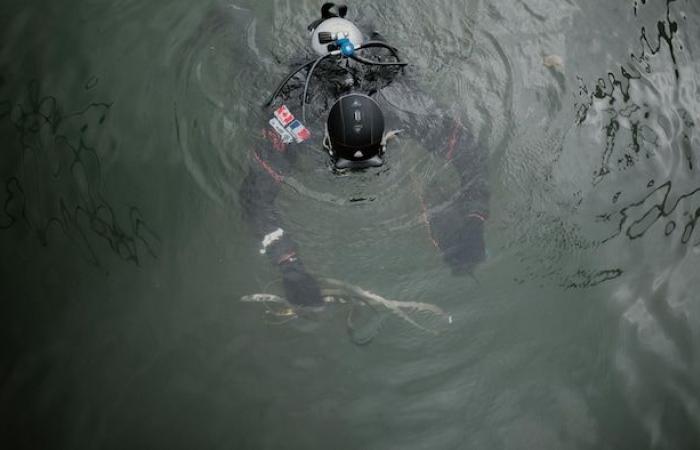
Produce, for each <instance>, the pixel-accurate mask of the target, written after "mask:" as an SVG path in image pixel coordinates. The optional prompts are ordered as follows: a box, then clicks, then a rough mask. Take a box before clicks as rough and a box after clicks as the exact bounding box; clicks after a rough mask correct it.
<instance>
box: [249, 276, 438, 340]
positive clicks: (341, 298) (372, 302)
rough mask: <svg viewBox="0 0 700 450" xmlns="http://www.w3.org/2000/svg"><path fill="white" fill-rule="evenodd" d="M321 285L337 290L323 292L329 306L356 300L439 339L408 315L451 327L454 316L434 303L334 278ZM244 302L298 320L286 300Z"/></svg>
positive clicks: (264, 297)
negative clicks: (419, 314) (386, 294)
mask: <svg viewBox="0 0 700 450" xmlns="http://www.w3.org/2000/svg"><path fill="white" fill-rule="evenodd" d="M322 281H324V282H325V283H326V284H328V285H331V286H334V288H330V289H329V288H326V289H322V290H321V296H322V298H323V301H324V302H325V303H327V304H331V303H337V304H346V303H349V301H348V300H347V299H348V298H350V299H357V300H359V301H360V302H363V303H365V304H367V305H369V306H370V307H372V306H381V307H383V308H385V309H387V310H388V311H390V312H391V313H393V314H394V315H396V316H397V317H399V318H401V319H402V320H404V321H405V322H407V323H409V324H410V325H412V326H414V327H416V328H418V329H419V330H421V331H424V332H426V333H430V334H433V335H438V334H439V331H436V330H432V329H430V328H427V327H425V326H423V325H421V324H419V323H418V322H416V321H415V320H414V319H413V318H411V317H410V316H409V313H413V312H422V313H429V314H432V315H434V316H437V317H439V318H441V319H444V320H445V321H446V322H447V323H448V324H452V316H451V315H448V314H447V313H446V312H445V311H443V310H442V309H441V308H440V307H438V306H436V305H433V304H431V303H424V302H414V301H398V300H391V299H387V298H384V297H382V296H381V295H378V294H376V293H374V292H371V291H368V290H366V289H363V288H361V287H359V286H355V285H352V284H350V283H346V282H344V281H340V280H336V279H333V278H326V279H323V280H322ZM241 301H242V302H247V303H262V304H265V305H267V304H276V305H279V306H286V307H285V308H282V309H281V310H280V312H279V313H276V312H274V311H272V310H271V309H269V308H268V309H267V312H268V313H271V314H274V315H276V316H277V317H286V318H287V319H288V320H292V319H293V318H296V317H298V316H297V313H296V310H297V309H298V307H295V306H294V305H291V304H290V303H289V302H288V301H287V300H286V299H284V297H280V296H279V295H274V294H266V293H260V294H252V295H246V296H244V297H242V298H241ZM285 322H286V321H285Z"/></svg>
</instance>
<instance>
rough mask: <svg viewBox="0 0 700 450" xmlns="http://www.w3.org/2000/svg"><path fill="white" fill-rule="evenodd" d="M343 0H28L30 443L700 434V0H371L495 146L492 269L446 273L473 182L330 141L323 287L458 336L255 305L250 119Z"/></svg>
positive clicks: (242, 445)
mask: <svg viewBox="0 0 700 450" xmlns="http://www.w3.org/2000/svg"><path fill="white" fill-rule="evenodd" d="M320 6H321V3H320V2H312V1H307V0H303V1H295V2H292V1H283V0H267V1H259V2H254V1H252V0H239V1H235V2H225V1H219V0H211V1H199V2H192V1H182V0H171V1H168V2H165V1H161V0H154V1H150V2H136V1H133V0H120V1H113V2H106V1H98V0H68V1H61V2H48V3H47V2H39V1H35V0H26V1H22V2H20V1H16V0H5V1H4V2H3V3H2V5H0V137H1V138H2V139H1V140H0V142H1V143H2V156H1V157H0V246H1V248H2V258H1V259H0V338H1V341H0V342H1V345H0V349H1V350H0V448H3V449H71V450H73V449H159V448H167V449H193V448H197V449H305V450H311V449H377V450H379V449H402V450H406V449H431V450H439V449H610V450H613V449H615V450H617V449H681V450H685V449H688V450H690V449H697V448H700V400H699V399H700V382H699V381H698V380H700V365H699V363H698V361H700V350H699V349H700V331H699V329H700V328H699V325H698V324H700V298H699V297H698V295H699V294H698V291H699V288H700V277H699V274H700V272H699V271H698V262H699V261H700V260H699V258H700V235H699V234H698V232H697V231H696V225H697V223H698V219H699V218H700V176H699V174H698V170H699V167H698V157H699V156H700V132H699V131H698V128H697V125H698V122H699V121H700V87H699V84H698V82H699V81H700V76H699V75H698V73H700V57H698V58H696V54H697V53H698V52H699V51H700V34H698V30H699V29H700V4H699V3H698V2H697V1H695V0H641V1H632V0H628V1H604V0H593V1H588V0H566V1H554V0H511V1H503V2H487V1H481V0H456V1H448V0H438V1H427V0H419V1H413V2H403V1H389V0H386V1H365V0H358V1H354V2H352V3H351V4H350V5H349V7H350V13H349V16H348V17H349V18H350V19H352V20H353V21H356V23H358V24H359V25H360V26H361V27H362V28H363V29H364V30H369V29H372V30H376V31H379V32H380V33H382V34H383V35H384V36H385V37H386V39H387V40H388V41H389V42H390V43H391V44H392V45H395V46H396V47H398V48H399V49H400V50H401V51H402V56H404V57H405V58H406V60H408V61H409V62H410V63H411V66H410V67H409V68H408V69H407V70H406V73H405V74H404V76H405V77H406V78H407V79H409V80H411V82H415V83H416V84H417V85H420V87H421V89H422V90H423V91H424V92H426V93H428V94H429V95H430V96H431V97H433V98H434V99H435V100H436V101H437V102H439V103H440V104H442V105H445V106H446V107H447V108H448V109H449V110H450V111H454V112H457V113H458V114H460V115H461V116H462V117H464V118H466V119H467V120H468V121H469V123H470V124H472V126H473V127H474V129H475V131H476V134H477V136H478V139H479V141H480V142H481V143H482V145H483V146H484V148H485V149H486V151H487V152H488V155H487V158H488V169H489V175H488V179H489V186H490V192H491V195H490V202H489V210H490V216H489V219H488V221H487V222H486V244H487V249H488V258H487V260H486V261H485V262H484V263H482V264H481V265H479V266H478V267H477V269H476V270H475V272H474V273H473V276H454V275H453V274H452V273H451V271H450V270H449V267H448V266H446V264H445V263H444V262H443V260H442V258H441V255H440V253H439V252H438V251H436V249H435V248H434V247H433V245H432V244H431V240H430V235H429V233H428V231H427V229H426V226H425V222H424V220H423V211H422V210H421V195H422V193H424V192H429V193H432V194H433V195H435V196H438V197H439V196H443V197H445V196H446V195H447V194H444V195H443V193H442V191H441V189H447V192H449V189H448V188H445V186H449V185H450V184H454V183H455V182H456V180H457V178H458V175H457V174H455V173H454V172H451V171H450V169H446V168H445V167H443V166H442V165H441V164H439V163H438V162H437V161H435V160H433V159H431V157H430V156H429V155H427V154H426V153H424V152H421V150H420V149H418V148H416V145H415V143H412V142H409V141H408V140H405V139H399V141H398V142H397V143H395V144H393V145H394V148H395V150H394V151H395V153H394V154H393V155H392V159H391V163H390V164H389V165H388V166H387V167H386V168H383V169H382V170H379V171H375V172H367V173H361V174H354V175H347V176H338V175H336V174H333V173H332V172H331V171H330V170H329V169H328V166H327V163H326V161H327V157H325V156H324V155H322V154H321V153H320V152H318V153H310V152H305V153H303V154H301V155H299V164H298V167H297V168H296V169H295V172H294V174H293V175H292V176H291V177H290V178H289V180H288V181H287V182H286V185H285V187H284V189H283V192H282V193H281V194H280V196H279V198H278V199H277V202H276V203H277V207H278V208H279V211H280V212H281V214H283V216H284V222H285V224H286V227H287V228H288V229H289V230H291V231H293V233H294V236H295V238H296V239H297V240H298V242H299V244H300V249H301V252H302V253H303V256H304V263H305V265H306V266H307V268H308V269H309V271H310V272H311V273H312V274H313V275H314V276H315V277H317V278H319V279H329V278H330V279H340V280H341V281H342V282H343V283H348V284H349V285H352V286H359V287H361V288H363V289H365V290H367V291H370V292H372V293H375V294H377V295H380V296H381V297H382V298H385V299H393V300H395V301H402V302H421V303H425V304H430V305H434V306H436V307H438V308H440V310H441V311H444V312H445V317H449V321H447V322H445V321H444V320H443V321H442V322H441V323H440V324H439V327H438V328H436V330H437V332H435V333H432V332H426V330H423V329H421V328H418V327H416V326H413V325H412V324H411V323H410V322H408V321H406V320H403V319H402V318H401V317H400V316H398V315H396V314H393V313H392V312H391V311H383V312H382V311H381V310H379V309H378V311H379V312H378V314H379V315H376V314H375V313H373V312H372V310H370V309H369V308H368V307H364V308H362V307H357V308H355V309H353V306H349V304H348V303H340V301H339V300H338V301H337V302H336V303H334V304H333V305H329V306H328V307H327V308H326V310H325V311H324V312H323V313H322V314H318V315H312V316H306V315H300V316H294V315H289V316H286V315H284V313H285V312H286V310H285V309H284V308H283V307H279V306H275V309H270V308H271V307H270V305H267V304H262V303H250V302H241V299H242V298H245V297H246V296H250V295H253V294H256V293H265V292H270V293H272V294H280V293H281V292H280V291H279V287H280V275H279V273H278V272H277V270H276V269H275V268H274V267H272V266H271V265H270V264H269V263H268V261H267V259H265V258H264V257H262V256H261V255H260V252H259V250H260V243H259V242H258V241H256V239H254V237H253V233H252V231H251V230H250V228H249V225H247V224H246V223H245V221H244V220H243V217H242V210H241V204H240V200H239V198H238V190H239V188H240V185H241V182H242V181H243V178H244V176H245V174H246V173H247V170H248V167H249V164H250V154H249V152H250V149H251V146H252V145H253V143H254V141H255V137H256V136H257V133H259V130H257V129H256V130H253V129H251V127H250V123H251V117H252V118H255V119H257V118H261V117H262V116H263V115H264V114H266V113H265V112H264V111H262V110H261V109H260V104H261V103H262V102H263V101H264V100H265V99H266V98H267V97H268V96H269V95H270V93H271V92H272V90H273V89H274V87H275V86H276V84H277V83H278V82H279V80H281V79H282V78H283V77H284V76H285V75H286V74H287V73H288V71H289V70H290V68H291V67H292V66H294V65H296V64H298V63H299V62H301V61H304V60H305V58H306V57H307V56H308V55H309V53H308V47H309V44H308V37H307V34H306V26H307V25H308V24H309V23H310V22H312V21H313V20H315V19H316V18H317V17H318V14H319V9H320ZM401 98H402V100H403V101H404V103H406V104H407V105H408V106H409V107H412V108H419V107H420V105H419V104H416V103H412V99H411V98H410V96H401ZM390 151H391V150H390ZM447 201H449V200H447ZM338 236H349V237H350V238H348V239H343V240H339V239H338V238H337V237H338ZM326 287H329V286H326ZM375 306H376V305H375ZM352 311H354V312H352ZM349 312H350V313H349ZM411 314H413V313H411ZM409 317H410V318H415V319H416V320H418V319H422V318H423V317H422V316H420V317H419V316H415V315H410V316H409ZM287 319H289V320H287ZM350 322H352V323H362V324H366V325H367V328H366V330H369V331H367V333H366V334H364V335H362V336H361V339H360V340H361V341H362V342H359V344H362V345H358V340H357V339H354V338H355V337H357V336H353V333H352V328H351V327H349V325H348V324H349V323H350ZM420 324H421V325H423V324H426V327H429V328H430V330H431V331H432V330H433V327H434V326H436V325H437V324H436V323H435V322H432V321H428V322H420Z"/></svg>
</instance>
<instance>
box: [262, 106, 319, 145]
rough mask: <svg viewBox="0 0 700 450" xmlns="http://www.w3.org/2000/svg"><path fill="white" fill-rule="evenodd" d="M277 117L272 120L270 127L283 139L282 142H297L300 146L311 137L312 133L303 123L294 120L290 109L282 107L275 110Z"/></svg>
mask: <svg viewBox="0 0 700 450" xmlns="http://www.w3.org/2000/svg"><path fill="white" fill-rule="evenodd" d="M274 114H275V117H273V118H272V119H270V125H271V126H272V128H273V129H274V130H275V132H276V133H277V134H279V135H280V137H281V138H282V142H284V143H285V144H290V143H292V142H294V141H296V142H297V143H298V144H301V143H302V142H304V141H306V140H307V139H309V138H310V137H311V132H310V131H309V129H308V128H306V127H305V126H304V125H303V124H302V123H301V122H299V121H298V120H296V119H295V118H294V115H293V114H292V113H291V112H290V111H289V109H288V108H287V107H286V106H284V105H282V106H280V107H279V108H277V109H276V110H275V113H274Z"/></svg>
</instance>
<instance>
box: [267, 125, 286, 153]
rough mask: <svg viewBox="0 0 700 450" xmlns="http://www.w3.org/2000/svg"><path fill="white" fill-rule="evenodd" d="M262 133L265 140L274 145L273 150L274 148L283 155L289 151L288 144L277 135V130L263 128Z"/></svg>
mask: <svg viewBox="0 0 700 450" xmlns="http://www.w3.org/2000/svg"><path fill="white" fill-rule="evenodd" d="M262 133H263V138H265V139H267V140H268V141H270V143H271V144H272V148H274V149H275V150H277V151H278V152H280V153H282V152H284V151H285V150H286V149H287V144H285V143H284V142H282V137H281V136H280V135H279V134H277V133H276V132H275V130H271V129H269V128H263V130H262Z"/></svg>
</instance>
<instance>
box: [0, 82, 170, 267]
mask: <svg viewBox="0 0 700 450" xmlns="http://www.w3.org/2000/svg"><path fill="white" fill-rule="evenodd" d="M97 82H98V80H97V79H96V78H91V79H90V80H88V82H87V83H86V84H85V89H86V90H90V89H92V88H94V87H95V86H96V85H97ZM111 107H112V105H111V104H110V103H90V104H89V105H87V106H84V107H82V108H79V109H75V110H68V109H67V108H66V106H64V105H63V104H62V103H61V102H60V101H59V100H58V99H57V98H56V97H53V96H50V95H43V94H42V93H41V88H40V84H39V82H38V81H37V80H33V81H31V82H29V84H28V87H27V89H26V91H25V92H22V93H21V94H20V98H19V99H18V100H4V101H1V102H0V121H2V122H0V125H1V126H3V127H5V128H7V129H9V130H10V132H9V133H7V134H6V135H5V139H7V140H6V141H5V143H6V144H5V145H6V146H5V151H6V152H7V153H6V154H5V155H4V158H5V161H6V162H7V161H12V162H13V164H14V165H15V167H16V174H15V175H14V176H11V177H9V179H7V180H6V181H5V189H4V194H5V195H4V197H3V198H2V203H3V210H2V215H1V216H0V229H9V228H11V227H13V226H21V227H26V228H27V229H28V230H30V231H31V232H32V233H33V234H34V235H36V238H37V239H38V240H39V241H40V242H41V244H42V245H44V246H46V245H49V244H50V242H49V240H50V238H49V236H50V235H51V234H52V233H51V232H52V230H53V229H54V228H55V229H57V230H59V231H60V232H61V233H63V235H64V236H65V237H67V238H68V239H70V240H71V241H72V242H74V243H75V245H76V246H77V247H78V248H79V250H80V253H81V254H82V255H83V257H84V258H85V259H86V260H87V261H88V262H90V263H91V264H94V265H97V266H99V265H100V258H99V257H98V254H97V253H96V251H95V244H94V239H95V238H97V239H99V240H102V241H104V242H106V243H107V244H108V245H109V248H110V249H111V250H112V252H114V253H115V254H116V255H118V256H119V257H120V258H122V259H124V260H126V261H130V262H133V263H135V264H139V261H140V259H141V258H143V256H144V255H150V256H151V257H156V249H157V245H158V237H157V236H156V234H155V233H154V232H153V231H152V230H150V229H149V228H148V226H147V225H146V223H145V222H144V220H143V218H142V215H141V212H140V211H139V209H138V208H136V207H130V208H129V212H128V217H127V219H126V223H125V221H124V219H121V220H120V219H119V218H118V216H117V214H116V213H115V210H114V208H113V207H112V206H111V205H110V204H109V202H108V201H107V200H106V199H105V196H104V194H103V192H102V189H103V187H102V169H101V167H100V156H99V151H98V149H97V148H96V145H98V142H99V137H100V127H101V126H102V125H103V124H104V122H105V120H106V119H107V117H108V114H109V111H110V108H111Z"/></svg>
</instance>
